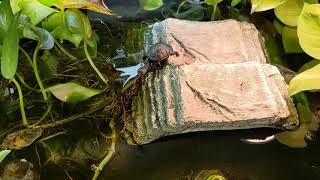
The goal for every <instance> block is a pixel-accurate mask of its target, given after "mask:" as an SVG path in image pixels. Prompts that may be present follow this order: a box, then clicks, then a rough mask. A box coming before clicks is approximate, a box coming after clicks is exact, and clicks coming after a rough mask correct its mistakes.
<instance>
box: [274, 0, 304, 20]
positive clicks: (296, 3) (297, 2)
mask: <svg viewBox="0 0 320 180" xmlns="http://www.w3.org/2000/svg"><path fill="white" fill-rule="evenodd" d="M302 7H303V0H287V1H286V2H285V3H283V4H281V5H279V6H278V7H276V8H275V9H274V13H275V14H276V16H277V18H279V20H280V21H281V22H282V23H283V24H286V25H288V26H297V25H298V19H299V15H300V12H301V10H302Z"/></svg>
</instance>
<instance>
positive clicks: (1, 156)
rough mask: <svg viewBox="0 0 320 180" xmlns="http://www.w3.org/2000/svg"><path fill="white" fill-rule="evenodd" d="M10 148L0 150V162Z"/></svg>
mask: <svg viewBox="0 0 320 180" xmlns="http://www.w3.org/2000/svg"><path fill="white" fill-rule="evenodd" d="M10 152H11V150H1V151H0V163H1V162H2V161H3V160H4V158H6V157H7V156H8V154H9V153H10Z"/></svg>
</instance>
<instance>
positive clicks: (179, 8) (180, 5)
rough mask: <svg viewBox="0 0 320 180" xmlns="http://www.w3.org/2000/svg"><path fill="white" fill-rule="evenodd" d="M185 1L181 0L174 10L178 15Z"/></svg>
mask: <svg viewBox="0 0 320 180" xmlns="http://www.w3.org/2000/svg"><path fill="white" fill-rule="evenodd" d="M186 2H187V1H183V2H182V3H180V4H179V6H178V9H177V11H176V15H178V14H179V13H180V10H181V8H182V6H183V5H184V4H185V3H186Z"/></svg>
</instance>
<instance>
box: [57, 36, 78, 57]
mask: <svg viewBox="0 0 320 180" xmlns="http://www.w3.org/2000/svg"><path fill="white" fill-rule="evenodd" d="M54 42H55V44H56V45H57V46H58V48H59V49H60V51H61V52H62V53H63V54H65V55H66V56H67V57H68V58H70V59H72V60H76V59H77V58H76V57H74V56H73V55H72V54H70V53H69V52H68V51H67V50H66V49H65V48H64V47H63V46H62V45H61V44H60V43H59V42H58V41H57V40H54Z"/></svg>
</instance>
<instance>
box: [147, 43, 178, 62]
mask: <svg viewBox="0 0 320 180" xmlns="http://www.w3.org/2000/svg"><path fill="white" fill-rule="evenodd" d="M171 55H176V56H179V54H178V52H176V51H173V49H172V47H171V46H170V45H169V44H166V43H162V42H160V43H157V44H155V45H153V46H152V47H150V49H149V50H148V51H147V52H146V54H145V56H144V59H148V61H149V63H150V64H155V65H158V68H161V67H162V65H163V63H164V62H165V61H166V60H167V59H168V58H169V56H171Z"/></svg>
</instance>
